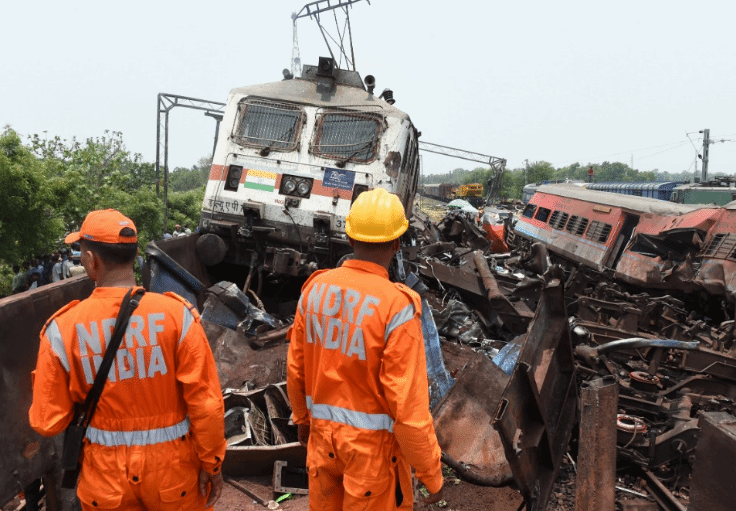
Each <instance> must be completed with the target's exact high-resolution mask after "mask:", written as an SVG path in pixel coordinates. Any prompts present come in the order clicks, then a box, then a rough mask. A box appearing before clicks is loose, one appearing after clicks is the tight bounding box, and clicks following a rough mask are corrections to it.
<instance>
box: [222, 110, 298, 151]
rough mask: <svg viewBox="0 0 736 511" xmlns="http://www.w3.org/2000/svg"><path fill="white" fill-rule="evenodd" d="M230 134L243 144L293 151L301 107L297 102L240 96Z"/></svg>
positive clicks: (296, 139)
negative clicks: (232, 131) (243, 97)
mask: <svg viewBox="0 0 736 511" xmlns="http://www.w3.org/2000/svg"><path fill="white" fill-rule="evenodd" d="M239 110H240V112H239V117H240V120H239V122H238V123H236V125H235V132H234V133H233V136H234V138H235V140H236V142H237V143H238V144H240V145H243V146H250V147H262V148H268V149H269V150H272V149H273V150H277V151H293V150H294V149H295V148H296V145H297V141H298V140H299V130H300V128H301V126H302V118H303V116H304V112H303V110H302V109H301V108H300V107H299V106H298V105H293V104H288V103H277V102H273V101H265V100H248V99H246V100H243V101H241V103H240V109H239Z"/></svg>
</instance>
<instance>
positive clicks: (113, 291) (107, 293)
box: [90, 286, 140, 298]
mask: <svg viewBox="0 0 736 511" xmlns="http://www.w3.org/2000/svg"><path fill="white" fill-rule="evenodd" d="M139 287H140V286H135V287H134V288H133V292H135V290H136V289H138V288H139ZM128 289H130V288H129V287H96V288H95V289H94V291H92V295H91V296H90V297H95V298H122V297H124V296H125V293H127V292H128Z"/></svg>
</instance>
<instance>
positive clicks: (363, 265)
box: [342, 259, 388, 279]
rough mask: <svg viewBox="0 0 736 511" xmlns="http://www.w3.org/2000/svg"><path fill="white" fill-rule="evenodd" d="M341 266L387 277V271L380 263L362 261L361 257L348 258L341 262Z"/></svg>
mask: <svg viewBox="0 0 736 511" xmlns="http://www.w3.org/2000/svg"><path fill="white" fill-rule="evenodd" d="M342 266H343V267H345V268H352V269H354V270H360V271H364V272H366V273H374V274H376V275H379V276H381V277H383V278H385V279H388V271H386V268H384V267H383V266H381V265H380V264H376V263H372V262H370V261H363V260H362V259H348V260H347V261H345V262H344V263H342Z"/></svg>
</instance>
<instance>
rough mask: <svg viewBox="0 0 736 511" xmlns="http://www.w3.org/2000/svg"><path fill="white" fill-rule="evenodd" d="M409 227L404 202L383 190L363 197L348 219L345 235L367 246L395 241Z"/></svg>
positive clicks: (352, 209) (359, 198) (359, 197)
mask: <svg viewBox="0 0 736 511" xmlns="http://www.w3.org/2000/svg"><path fill="white" fill-rule="evenodd" d="M408 227H409V220H407V219H406V215H405V214H404V206H403V205H402V204H401V201H400V200H399V198H398V197H397V196H396V195H394V194H392V193H388V192H387V191H386V190H384V189H383V188H376V189H375V190H370V191H367V192H363V193H361V194H360V195H359V196H358V198H357V199H355V202H354V203H353V206H352V207H351V208H350V213H348V216H347V217H346V218H345V233H346V234H347V235H348V236H350V237H351V238H353V239H354V240H358V241H365V242H367V243H383V242H385V241H391V240H395V239H396V238H398V237H399V236H401V235H402V234H404V232H405V231H406V229H408Z"/></svg>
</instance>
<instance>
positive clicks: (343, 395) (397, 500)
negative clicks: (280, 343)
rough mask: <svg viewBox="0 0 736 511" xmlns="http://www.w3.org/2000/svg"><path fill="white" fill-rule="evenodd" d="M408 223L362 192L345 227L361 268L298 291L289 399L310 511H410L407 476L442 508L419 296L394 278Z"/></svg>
mask: <svg viewBox="0 0 736 511" xmlns="http://www.w3.org/2000/svg"><path fill="white" fill-rule="evenodd" d="M408 225H409V222H408V221H407V219H406V217H405V214H404V207H403V206H402V204H401V202H400V201H399V198H398V197H397V196H396V195H392V194H389V193H388V192H387V191H386V190H384V189H381V188H378V189H375V190H372V191H367V192H363V193H362V194H360V196H359V197H358V198H357V199H356V201H355V203H354V204H353V206H352V208H351V209H350V213H349V214H348V216H347V218H346V227H345V232H346V233H347V235H348V236H349V237H350V244H351V245H352V247H353V250H354V255H355V258H354V259H352V260H348V261H346V262H344V263H343V264H342V266H341V267H339V268H336V269H333V270H323V271H317V272H315V273H314V274H312V276H311V277H310V278H309V280H307V282H306V283H305V284H304V286H303V287H302V294H301V298H300V300H299V304H298V307H297V314H296V318H295V320H294V325H293V327H292V328H291V330H290V332H289V339H290V346H289V354H288V363H287V364H288V380H287V386H288V393H289V398H290V400H291V405H292V409H293V418H294V422H296V423H297V424H298V428H299V440H300V442H302V443H303V444H305V445H307V442H308V445H307V466H308V472H309V508H310V510H313V511H317V510H319V511H337V510H343V509H344V510H355V509H361V510H389V509H413V500H414V495H413V485H412V476H411V467H414V468H415V470H416V475H417V477H418V478H419V479H420V480H421V481H422V482H423V483H424V485H425V486H426V487H427V489H428V491H429V492H430V493H431V495H430V496H429V497H428V498H426V499H425V503H433V502H437V501H439V500H440V498H441V489H442V481H443V479H442V470H441V464H440V455H441V452H440V448H439V446H438V444H437V437H436V436H435V432H434V425H433V422H432V416H431V415H430V413H429V394H428V387H427V370H426V367H427V366H426V360H425V353H424V342H423V339H422V331H421V324H420V320H419V317H420V315H421V301H420V298H419V295H417V294H416V293H415V292H414V291H412V290H411V289H409V288H408V287H406V286H405V285H403V284H395V283H392V282H391V281H390V280H389V278H388V267H389V263H390V262H391V259H392V258H393V256H394V254H395V252H396V251H397V250H398V249H399V236H401V235H402V234H403V233H404V231H406V229H407V227H408Z"/></svg>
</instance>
